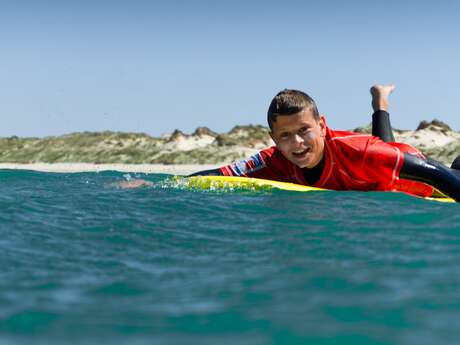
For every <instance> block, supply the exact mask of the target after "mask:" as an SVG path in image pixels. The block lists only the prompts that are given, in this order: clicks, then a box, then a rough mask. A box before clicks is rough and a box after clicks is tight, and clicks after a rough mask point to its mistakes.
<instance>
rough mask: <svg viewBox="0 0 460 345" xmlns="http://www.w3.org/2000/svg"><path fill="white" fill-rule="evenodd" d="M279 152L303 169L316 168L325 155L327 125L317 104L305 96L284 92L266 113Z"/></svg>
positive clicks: (292, 91) (294, 92)
mask: <svg viewBox="0 0 460 345" xmlns="http://www.w3.org/2000/svg"><path fill="white" fill-rule="evenodd" d="M267 120H268V125H269V126H270V130H271V132H270V135H271V137H272V139H273V141H274V142H275V143H276V146H277V148H278V149H279V150H280V151H281V153H282V154H283V155H284V157H286V158H287V159H288V160H289V161H291V162H292V163H294V164H295V165H297V166H298V167H300V168H313V167H315V166H316V165H317V164H318V163H320V162H321V159H322V158H323V154H324V136H325V135H326V125H325V121H324V117H323V116H320V114H319V112H318V109H317V107H316V104H315V101H314V100H313V99H312V98H311V97H310V96H308V95H307V94H306V93H304V92H302V91H298V90H288V89H285V90H283V91H281V92H279V93H278V94H277V95H276V96H275V98H273V100H272V102H271V103H270V107H269V108H268V113H267Z"/></svg>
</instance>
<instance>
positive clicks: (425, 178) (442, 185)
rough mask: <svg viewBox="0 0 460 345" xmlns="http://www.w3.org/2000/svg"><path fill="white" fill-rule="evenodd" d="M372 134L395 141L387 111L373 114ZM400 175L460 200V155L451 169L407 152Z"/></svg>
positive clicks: (385, 139) (387, 140)
mask: <svg viewBox="0 0 460 345" xmlns="http://www.w3.org/2000/svg"><path fill="white" fill-rule="evenodd" d="M372 135H375V136H378V137H380V138H381V139H382V140H383V141H386V142H392V141H394V136H393V131H392V129H391V124H390V117H389V114H388V113H387V112H386V111H381V110H378V111H376V112H375V113H374V114H372ZM399 176H400V177H401V178H407V179H410V180H415V181H422V182H426V183H428V184H429V185H431V186H434V187H436V188H437V189H438V190H439V191H441V192H443V193H445V194H447V195H449V196H450V197H452V198H453V199H455V200H457V201H460V155H459V156H458V157H457V158H456V159H455V160H454V161H453V163H452V165H451V168H450V169H449V168H447V167H446V166H444V164H442V163H440V162H437V161H435V160H433V159H430V158H428V159H423V158H420V157H417V156H412V155H410V154H405V157H404V164H403V166H402V167H401V171H400V175H399Z"/></svg>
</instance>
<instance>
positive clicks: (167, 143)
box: [0, 120, 460, 164]
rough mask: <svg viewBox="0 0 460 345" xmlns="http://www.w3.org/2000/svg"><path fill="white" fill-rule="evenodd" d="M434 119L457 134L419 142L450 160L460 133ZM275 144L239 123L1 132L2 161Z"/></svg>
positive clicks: (118, 158)
mask: <svg viewBox="0 0 460 345" xmlns="http://www.w3.org/2000/svg"><path fill="white" fill-rule="evenodd" d="M435 121H436V120H435ZM435 121H432V122H430V123H428V122H423V123H421V125H423V128H418V130H425V128H428V130H432V131H433V132H430V133H433V134H436V133H438V134H439V133H441V135H445V136H447V137H451V138H452V139H453V140H451V141H450V142H449V143H447V144H445V145H443V146H434V145H432V144H431V146H430V145H427V144H426V143H422V142H421V146H420V147H418V148H419V149H420V150H421V151H422V152H423V153H424V154H426V155H427V156H429V157H432V158H434V159H437V160H439V161H441V162H443V163H446V164H449V163H450V162H452V160H453V159H454V158H455V157H456V156H457V155H458V154H459V153H460V134H459V133H458V132H455V131H452V130H451V129H450V128H449V127H448V126H447V125H445V124H442V123H441V122H440V121H438V122H435ZM430 126H431V127H430ZM433 126H434V127H433ZM419 127H420V126H419ZM429 127H430V128H432V129H429ZM356 131H359V132H362V133H369V132H370V131H371V128H370V126H366V127H361V128H359V129H356ZM394 132H395V136H399V137H400V138H403V136H404V133H406V134H405V135H406V137H407V136H408V135H409V136H413V137H417V136H418V134H417V135H413V134H412V133H411V132H409V131H401V130H394ZM415 133H418V132H415ZM401 140H403V139H401ZM403 141H404V140H403ZM270 145H272V142H271V139H270V135H269V130H268V128H267V127H264V126H253V125H249V126H236V127H234V128H233V129H231V130H230V131H229V132H228V133H221V134H218V133H215V132H213V131H211V130H210V129H208V128H206V127H199V128H197V130H196V131H195V132H194V133H193V134H191V135H187V134H184V133H183V132H181V131H179V130H176V131H174V132H173V133H172V134H170V135H165V136H163V137H161V138H157V137H152V136H149V135H147V134H145V133H123V132H110V131H105V132H82V133H71V134H66V135H62V136H55V137H45V138H18V137H16V136H13V137H10V138H0V163H100V164H103V163H124V164H219V163H229V162H232V161H235V160H238V159H243V158H246V157H248V156H249V155H251V154H252V153H254V152H255V151H257V150H259V149H261V148H263V147H267V146H270Z"/></svg>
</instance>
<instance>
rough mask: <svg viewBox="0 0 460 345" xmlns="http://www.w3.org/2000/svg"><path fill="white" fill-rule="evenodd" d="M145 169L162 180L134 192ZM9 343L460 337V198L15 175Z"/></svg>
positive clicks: (5, 303)
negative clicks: (131, 185)
mask: <svg viewBox="0 0 460 345" xmlns="http://www.w3.org/2000/svg"><path fill="white" fill-rule="evenodd" d="M136 177H139V178H144V179H147V180H149V181H152V182H153V183H154V185H153V186H151V187H147V188H139V189H130V190H126V189H120V188H118V187H117V186H116V184H117V183H119V182H121V181H123V180H125V179H130V178H136ZM0 186H1V194H0V268H1V270H0V344H46V345H54V344H101V343H103V344H130V345H131V344H133V345H136V344H212V345H215V344H218V345H225V344H232V345H233V344H238V345H240V344H241V345H244V344H354V345H360V344H417V345H422V344H458V343H459V342H460V327H459V322H460V205H459V204H443V203H438V202H434V201H426V200H422V199H417V198H413V197H410V196H407V195H403V194H398V193H356V192H310V193H296V192H285V191H279V190H262V191H250V190H236V191H231V190H221V191H209V190H208V191H198V190H190V189H187V188H185V187H184V186H183V185H182V184H180V183H177V182H173V181H171V180H170V176H168V175H143V174H140V175H137V174H131V175H127V174H123V173H116V172H105V173H82V174H51V173H38V172H29V171H8V170H3V171H0Z"/></svg>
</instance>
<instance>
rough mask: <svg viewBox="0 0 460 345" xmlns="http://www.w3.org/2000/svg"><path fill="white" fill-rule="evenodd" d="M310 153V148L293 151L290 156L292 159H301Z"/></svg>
mask: <svg viewBox="0 0 460 345" xmlns="http://www.w3.org/2000/svg"><path fill="white" fill-rule="evenodd" d="M310 151H311V148H310V147H307V148H306V149H303V150H299V151H293V152H292V155H293V156H294V157H302V156H305V155H306V154H307V153H308V152H310Z"/></svg>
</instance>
